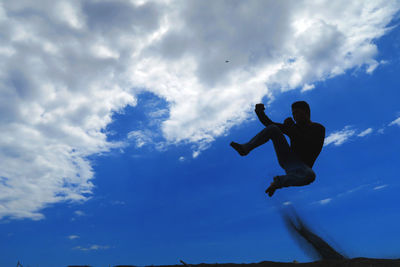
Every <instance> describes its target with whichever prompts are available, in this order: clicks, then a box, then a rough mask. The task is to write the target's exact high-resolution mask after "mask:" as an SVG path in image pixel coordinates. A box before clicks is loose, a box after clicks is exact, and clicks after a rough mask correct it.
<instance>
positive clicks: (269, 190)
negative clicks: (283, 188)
mask: <svg viewBox="0 0 400 267" xmlns="http://www.w3.org/2000/svg"><path fill="white" fill-rule="evenodd" d="M276 189H278V187H277V186H276V185H275V182H272V183H271V184H270V186H269V187H268V188H267V190H265V193H267V194H268V196H270V197H272V195H273V194H274V193H275V190H276Z"/></svg>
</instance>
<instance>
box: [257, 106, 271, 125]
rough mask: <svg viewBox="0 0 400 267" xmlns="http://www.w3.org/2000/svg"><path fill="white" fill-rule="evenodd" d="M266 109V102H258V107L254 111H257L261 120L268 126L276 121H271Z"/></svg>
mask: <svg viewBox="0 0 400 267" xmlns="http://www.w3.org/2000/svg"><path fill="white" fill-rule="evenodd" d="M264 110H265V107H264V104H256V108H255V110H254V111H255V112H256V114H257V117H258V119H259V120H260V122H261V123H262V124H264V125H265V127H267V126H268V125H271V124H274V122H273V121H271V120H270V118H268V117H267V115H265V112H264Z"/></svg>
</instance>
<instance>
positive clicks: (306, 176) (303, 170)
mask: <svg viewBox="0 0 400 267" xmlns="http://www.w3.org/2000/svg"><path fill="white" fill-rule="evenodd" d="M264 110H265V107H264V105H263V104H257V105H256V107H255V112H256V114H257V116H258V119H259V120H260V121H261V123H262V124H264V125H265V129H264V130H262V131H261V132H259V133H258V134H257V135H256V136H254V137H253V138H252V139H251V140H250V141H249V142H248V143H246V144H238V143H235V142H231V144H230V145H231V146H232V147H233V148H234V149H235V150H236V151H237V152H238V153H239V154H240V155H241V156H245V155H247V154H248V153H249V152H250V151H251V150H253V149H254V148H256V147H258V146H260V145H262V144H264V143H266V142H268V141H269V140H270V139H271V140H272V142H273V144H274V148H275V152H276V156H277V157H278V162H279V165H280V166H281V167H282V168H283V169H284V170H285V171H286V175H278V176H275V177H274V179H273V182H272V183H271V185H270V186H269V187H268V188H267V190H266V191H265V192H266V193H267V194H268V195H269V196H270V197H271V196H272V195H273V194H274V192H275V190H276V189H279V188H282V187H287V186H302V185H307V184H310V183H312V182H313V181H314V180H315V173H314V171H313V170H312V166H313V164H314V162H315V160H316V159H317V157H318V155H319V153H320V152H321V149H322V146H323V144H324V139H325V128H324V126H322V125H321V124H319V123H315V122H312V121H311V120H310V106H309V105H308V104H307V102H305V101H298V102H295V103H293V104H292V115H293V118H294V121H293V119H292V118H290V117H289V118H287V119H285V121H284V123H283V124H282V123H276V122H273V121H271V120H270V119H269V118H268V117H267V115H265V112H264ZM283 134H286V135H287V136H289V138H290V146H289V144H288V142H287V141H286V138H285V137H284V135H283Z"/></svg>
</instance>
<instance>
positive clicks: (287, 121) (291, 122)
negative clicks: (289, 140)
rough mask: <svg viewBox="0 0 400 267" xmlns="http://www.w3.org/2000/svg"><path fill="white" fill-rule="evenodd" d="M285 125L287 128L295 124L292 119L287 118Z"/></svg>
mask: <svg viewBox="0 0 400 267" xmlns="http://www.w3.org/2000/svg"><path fill="white" fill-rule="evenodd" d="M283 124H284V125H286V126H293V125H294V124H295V123H294V121H293V119H292V118H291V117H289V118H286V119H285V121H284V122H283Z"/></svg>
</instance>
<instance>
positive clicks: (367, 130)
mask: <svg viewBox="0 0 400 267" xmlns="http://www.w3.org/2000/svg"><path fill="white" fill-rule="evenodd" d="M372 132H373V129H372V128H368V129H366V130H364V131H362V132H361V133H359V134H358V135H357V136H358V137H364V136H366V135H368V134H370V133H372Z"/></svg>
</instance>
